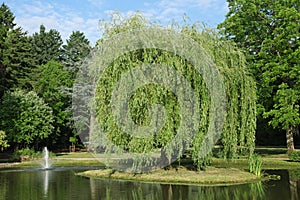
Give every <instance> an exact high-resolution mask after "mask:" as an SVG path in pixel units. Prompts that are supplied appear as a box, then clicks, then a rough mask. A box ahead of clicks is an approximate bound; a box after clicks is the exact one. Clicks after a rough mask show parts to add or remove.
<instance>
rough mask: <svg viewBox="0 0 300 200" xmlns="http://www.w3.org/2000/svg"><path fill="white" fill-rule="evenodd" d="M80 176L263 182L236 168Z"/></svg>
mask: <svg viewBox="0 0 300 200" xmlns="http://www.w3.org/2000/svg"><path fill="white" fill-rule="evenodd" d="M78 175H80V176H87V177H94V178H111V179H119V180H127V181H142V182H156V183H165V184H170V183H172V184H181V185H185V184H186V185H231V184H240V183H248V182H255V181H258V180H261V179H260V178H258V177H257V176H255V175H254V174H251V173H249V172H246V171H244V170H240V169H236V168H216V167H207V169H206V171H193V170H188V169H186V168H185V167H179V168H177V169H175V168H172V169H169V170H164V169H159V170H156V171H153V172H150V173H143V174H131V173H126V172H119V171H114V170H111V169H106V170H89V171H85V172H81V173H78Z"/></svg>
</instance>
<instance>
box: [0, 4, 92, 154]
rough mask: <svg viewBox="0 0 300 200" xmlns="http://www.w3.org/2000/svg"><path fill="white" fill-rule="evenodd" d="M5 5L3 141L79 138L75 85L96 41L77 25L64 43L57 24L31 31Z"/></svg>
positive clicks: (55, 144)
mask: <svg viewBox="0 0 300 200" xmlns="http://www.w3.org/2000/svg"><path fill="white" fill-rule="evenodd" d="M14 19H15V16H14V14H13V13H12V12H11V10H10V9H9V8H8V6H7V5H5V4H4V3H2V5H1V6H0V113H1V115H0V130H1V137H0V146H3V147H7V146H9V148H10V149H12V150H15V149H18V148H25V147H28V148H34V149H35V150H39V149H41V148H42V146H46V145H47V146H48V147H49V148H51V149H62V148H67V147H68V146H69V144H70V143H71V142H74V140H75V141H76V139H78V137H77V135H76V131H75V130H74V126H73V122H72V113H71V95H70V94H71V88H72V85H73V82H74V80H75V77H76V72H77V70H78V66H80V64H81V61H82V60H83V59H84V58H85V57H86V56H87V55H88V54H89V52H90V51H91V49H92V47H91V45H90V42H89V41H88V39H87V38H86V37H85V35H84V34H83V33H82V32H80V31H73V32H72V33H71V35H70V36H69V38H68V39H67V40H66V42H65V44H64V43H63V40H62V38H61V35H60V33H59V32H58V31H57V30H54V29H50V30H49V31H47V30H46V27H45V26H44V25H41V26H40V30H39V32H36V33H34V34H33V35H29V34H28V33H27V32H25V31H23V30H22V28H21V27H19V26H18V25H17V24H16V23H15V22H14Z"/></svg>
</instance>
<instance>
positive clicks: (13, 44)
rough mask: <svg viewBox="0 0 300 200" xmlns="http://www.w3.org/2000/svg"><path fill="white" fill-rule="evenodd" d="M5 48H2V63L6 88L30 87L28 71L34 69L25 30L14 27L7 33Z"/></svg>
mask: <svg viewBox="0 0 300 200" xmlns="http://www.w3.org/2000/svg"><path fill="white" fill-rule="evenodd" d="M4 43H5V46H6V48H5V49H4V50H3V57H2V59H3V65H4V66H5V68H6V70H5V80H6V82H5V85H6V88H7V89H10V88H22V89H29V90H30V89H31V85H30V78H29V76H30V73H31V72H32V69H34V66H33V65H34V60H33V59H32V57H31V54H30V51H31V45H30V41H29V38H28V36H27V33H26V32H22V29H21V28H16V29H13V30H11V31H9V32H8V33H7V37H6V40H5V42H4Z"/></svg>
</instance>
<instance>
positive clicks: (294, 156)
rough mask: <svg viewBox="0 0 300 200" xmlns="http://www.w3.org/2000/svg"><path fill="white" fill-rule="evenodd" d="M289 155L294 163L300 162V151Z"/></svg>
mask: <svg viewBox="0 0 300 200" xmlns="http://www.w3.org/2000/svg"><path fill="white" fill-rule="evenodd" d="M288 155H289V158H290V159H291V160H292V161H298V162H299V161H300V152H299V151H294V152H291V153H289V154H288Z"/></svg>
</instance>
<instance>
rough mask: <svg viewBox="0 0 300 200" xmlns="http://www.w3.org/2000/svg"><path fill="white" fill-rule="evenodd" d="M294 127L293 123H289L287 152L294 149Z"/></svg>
mask: <svg viewBox="0 0 300 200" xmlns="http://www.w3.org/2000/svg"><path fill="white" fill-rule="evenodd" d="M294 129H295V127H294V126H292V125H288V127H287V129H286V145H287V152H288V153H290V152H293V151H294V149H295V148H294V136H293V133H294Z"/></svg>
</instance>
